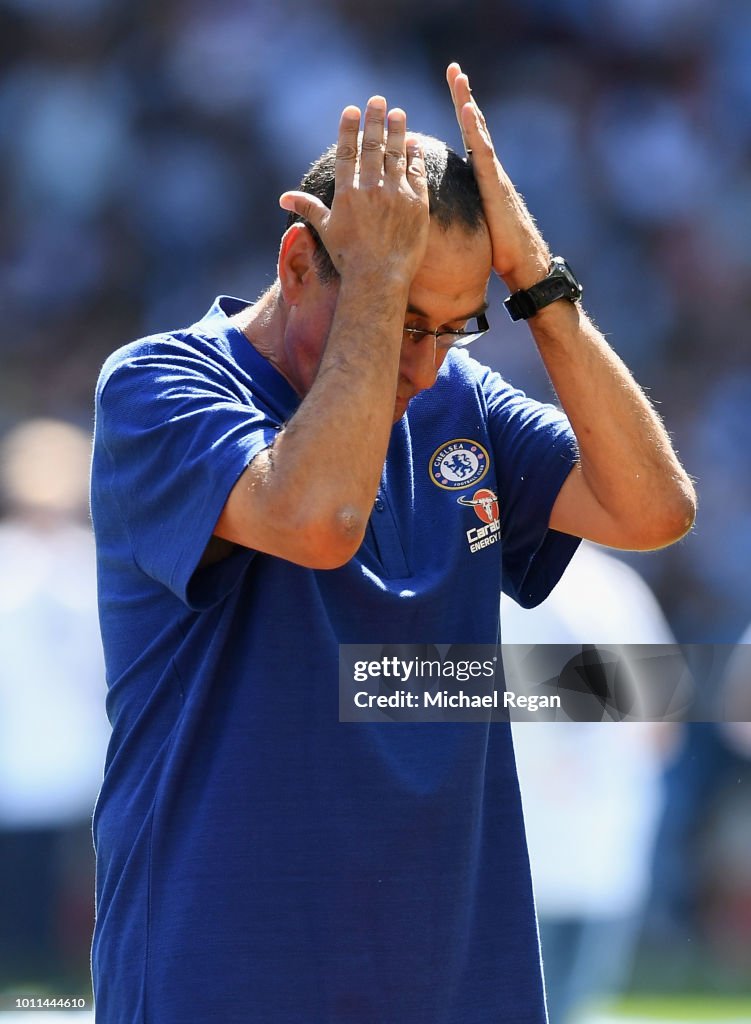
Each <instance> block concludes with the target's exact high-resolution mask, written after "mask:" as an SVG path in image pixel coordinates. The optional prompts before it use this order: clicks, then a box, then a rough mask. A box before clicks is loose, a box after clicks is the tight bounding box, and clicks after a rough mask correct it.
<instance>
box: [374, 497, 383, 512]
mask: <svg viewBox="0 0 751 1024" xmlns="http://www.w3.org/2000/svg"><path fill="white" fill-rule="evenodd" d="M383 507H384V506H383V501H382V499H381V498H376V500H375V501H374V502H373V508H374V509H375V510H376V512H383Z"/></svg>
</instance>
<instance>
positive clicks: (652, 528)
mask: <svg viewBox="0 0 751 1024" xmlns="http://www.w3.org/2000/svg"><path fill="white" fill-rule="evenodd" d="M696 505H697V501H696V491H695V489H694V486H693V484H692V483H691V481H690V480H689V479H688V477H686V478H684V479H682V480H679V481H676V482H675V486H674V488H673V489H672V490H671V493H670V494H668V495H665V496H664V497H663V498H662V499H661V500H660V501H659V504H658V506H657V507H656V508H653V509H651V510H650V511H649V512H648V513H647V514H646V515H645V517H644V522H643V526H644V531H645V536H643V537H642V538H641V543H640V544H639V548H640V549H641V550H644V551H647V550H656V549H658V548H665V547H668V546H669V545H670V544H675V543H676V541H679V540H681V539H682V538H683V537H685V536H686V534H687V533H688V532H689V531H690V529H691V527H692V526H693V525H694V522H695V520H696Z"/></svg>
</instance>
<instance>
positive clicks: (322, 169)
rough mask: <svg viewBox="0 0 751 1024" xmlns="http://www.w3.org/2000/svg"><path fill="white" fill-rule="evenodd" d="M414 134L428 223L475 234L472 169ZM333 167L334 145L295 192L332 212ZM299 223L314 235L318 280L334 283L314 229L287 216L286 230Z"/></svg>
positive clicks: (477, 205)
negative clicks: (420, 157) (419, 149)
mask: <svg viewBox="0 0 751 1024" xmlns="http://www.w3.org/2000/svg"><path fill="white" fill-rule="evenodd" d="M414 134H416V135H417V137H418V138H419V140H420V142H421V143H422V147H423V154H424V157H425V176H426V178H427V180H428V197H429V203H430V218H431V220H433V221H435V222H436V223H437V224H438V225H439V226H440V227H442V228H444V229H446V228H448V227H451V226H452V225H454V224H458V225H460V226H461V227H464V228H466V230H467V231H468V232H470V233H474V232H475V231H478V230H479V229H480V227H481V226H482V224H483V223H484V222H485V218H484V214H483V210H482V200H481V199H480V190H479V189H478V187H477V182H476V180H475V176H474V173H473V171H472V168H471V167H470V166H469V165H468V164H467V162H466V161H465V160H464V159H463V158H462V157H460V156H459V154H458V153H455V152H454V150H453V149H449V147H448V146H447V145H446V143H445V142H441V141H440V140H439V139H434V138H433V137H432V136H431V135H422V134H418V133H414ZM335 166H336V145H333V146H330V147H329V148H328V149H327V150H326V152H325V153H323V154H322V155H321V156H320V157H319V158H318V159H317V160H316V161H315V163H313V164H312V165H311V167H310V170H309V171H308V172H307V174H306V175H305V176H304V177H303V179H302V181H301V182H300V184H299V186H298V191H299V192H307V193H309V194H310V195H313V196H316V197H317V198H318V199H320V200H321V202H323V203H325V205H326V206H328V208H329V209H331V204H332V203H333V201H334V171H335ZM298 221H303V223H304V224H306V225H307V227H308V228H309V230H310V233H311V234H312V235H313V239H314V241H315V244H316V270H317V272H318V276H319V278H320V279H321V281H323V282H324V283H328V282H330V281H333V280H335V279H336V278H337V277H338V276H339V275H338V274H337V272H336V268H335V267H334V264H333V263H332V262H331V257H330V256H329V254H328V252H327V251H326V248H325V247H324V245H323V243H322V242H321V239H320V236H319V235H318V232H317V231H316V229H315V228H314V227H313V225H312V224H309V223H308V222H307V221H304V220H303V218H302V217H300V216H299V214H296V213H290V215H289V217H288V218H287V227H288V228H289V227H291V226H292V225H293V224H296V223H297V222H298Z"/></svg>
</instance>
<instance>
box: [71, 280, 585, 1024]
mask: <svg viewBox="0 0 751 1024" xmlns="http://www.w3.org/2000/svg"><path fill="white" fill-rule="evenodd" d="M244 305H246V303H243V302H241V301H240V300H236V299H226V298H225V299H223V300H221V301H220V300H217V303H216V304H215V305H214V307H213V308H212V309H211V310H210V311H209V313H208V314H207V316H206V317H205V318H204V319H203V320H202V321H200V322H199V323H198V324H196V325H194V326H193V327H192V328H190V329H188V330H186V331H183V332H179V333H175V334H171V335H164V336H160V337H153V338H147V339H145V340H142V341H139V342H136V343H134V344H132V345H128V346H126V347H125V348H123V349H121V350H119V351H118V352H116V353H115V354H114V355H113V356H111V357H110V359H109V360H108V361H107V363H106V364H105V367H104V369H103V371H102V375H101V377H100V381H99V384H98V387H97V407H96V436H95V446H94V461H93V474H92V494H91V502H92V515H93V520H94V526H95V531H96V538H97V549H98V558H99V591H100V614H101V626H102V635H103V640H104V646H105V655H106V664H107V681H108V687H109V692H108V704H107V710H108V714H109V717H110V720H111V722H112V728H113V733H112V741H111V744H110V748H109V752H108V757H107V764H106V770H105V777H104V783H103V786H102V790H101V793H100V796H99V800H98V803H97V808H96V813H95V819H94V836H95V844H96V851H97V924H96V931H95V936H94V945H93V957H92V962H93V977H94V988H95V998H96V1004H97V1015H98V1019H99V1020H101V1021H102V1022H106V1024H135V1022H139V1024H147V1022H148V1024H152V1022H159V1024H178V1022H179V1024H185V1022H191V1021H198V1020H221V1021H222V1022H223V1024H233V1022H238V1024H239V1022H242V1024H255V1022H258V1024H270V1022H272V1021H273V1022H274V1024H303V1022H304V1024H324V1022H325V1024H340V1022H341V1024H345V1022H346V1024H352V1022H358V1024H394V1022H395V1021H398V1022H400V1024H488V1022H490V1021H503V1022H504V1024H543V1022H544V1020H545V1011H544V1001H543V995H542V982H541V975H540V967H539V954H538V945H537V935H536V924H535V916H534V907H533V901H532V894H531V885H530V878H529V866H528V861H527V853H526V845H525V841H524V833H523V822H522V815H521V807H520V800H519V790H518V783H517V778H516V769H515V764H514V757H513V751H512V746H511V738H510V732H509V728H508V726H507V725H504V724H494V725H480V724H424V725H416V724H407V723H402V724H340V723H339V721H338V685H337V680H338V668H337V666H338V644H339V643H380V642H388V643H495V642H496V640H497V638H498V604H499V593H500V589H501V585H502V584H503V586H504V587H505V589H506V590H507V591H508V592H509V593H511V594H513V595H514V596H515V597H517V599H519V600H523V601H524V602H525V603H527V604H532V603H536V602H538V601H541V600H542V599H543V598H544V597H545V596H546V594H547V593H548V591H549V590H550V588H551V587H552V586H553V585H554V583H555V582H556V580H557V579H558V577H559V576H560V574H561V572H562V571H563V569H564V568H565V565H566V564H567V562H568V560H569V559H570V557H571V556H572V554H573V552H574V550H575V548H576V544H577V541H576V540H575V539H573V538H570V537H566V536H563V535H561V534H556V533H554V532H552V531H549V530H548V529H547V521H548V518H549V513H550V509H551V506H552V504H553V501H554V500H555V496H556V494H557V493H558V490H559V489H560V486H561V484H562V482H563V480H564V479H565V477H566V475H567V474H568V472H569V470H570V468H571V466H572V464H573V461H574V459H575V451H574V445H573V442H572V435H571V433H570V430H569V427H568V425H567V422H566V420H565V419H564V418H563V417H562V416H561V414H560V413H559V412H557V411H556V410H555V409H553V408H551V407H545V406H539V405H538V404H537V403H534V402H531V401H529V400H528V399H526V398H525V397H524V396H523V395H522V394H520V393H519V392H515V391H514V390H513V389H511V388H510V387H509V386H508V385H507V384H506V383H505V382H504V381H503V380H502V379H501V378H500V377H499V376H498V375H496V374H493V373H490V372H489V371H487V370H484V369H483V368H482V367H480V366H479V365H478V364H477V363H475V362H474V361H473V360H472V359H470V358H469V357H468V356H467V355H466V354H458V355H456V354H454V353H451V354H450V355H449V357H448V358H447V360H446V362H445V364H444V366H443V368H442V370H441V373H440V375H439V379H438V381H437V382H436V384H435V386H434V387H433V388H432V389H431V390H430V391H428V392H424V393H422V394H421V395H419V396H418V397H417V398H415V399H414V400H413V401H412V402H411V403H410V406H409V409H408V412H407V414H406V415H405V416H404V417H403V418H402V420H400V421H399V423H397V424H396V426H395V427H394V429H393V435H392V439H391V444H390V448H389V453H388V458H387V461H386V465H385V467H384V473H383V478H382V483H381V488H380V490H379V494H378V499H377V500H376V504H375V508H374V510H373V514H372V517H371V522H370V524H369V527H368V531H367V534H366V538H365V541H364V543H363V545H362V547H361V549H360V551H359V552H358V555H357V556H356V557H355V558H354V559H353V560H352V561H351V562H349V563H348V564H347V565H345V566H343V567H342V568H340V569H336V570H330V571H315V570H311V569H305V568H302V567H300V566H297V565H294V564H292V563H290V562H287V561H284V560H282V559H278V558H272V557H270V556H268V555H265V554H262V553H254V552H252V551H249V550H246V549H238V550H237V551H236V552H235V553H234V554H233V555H231V556H230V557H229V558H227V559H226V560H225V561H223V562H221V563H219V564H217V565H215V566H211V567H209V568H207V569H197V565H198V562H199V560H200V558H201V555H202V552H203V550H204V548H205V546H206V543H207V541H208V540H209V537H210V536H211V533H212V530H213V527H214V525H215V523H216V520H217V518H218V516H219V513H220V511H221V508H222V507H223V505H224V502H225V500H226V498H227V495H228V494H229V492H230V491H231V489H232V487H233V485H234V483H235V482H236V480H237V478H238V477H239V476H240V474H241V473H242V471H243V469H244V468H245V466H246V465H247V464H248V462H249V461H250V460H251V459H252V458H253V457H254V455H255V454H257V453H258V452H259V451H260V450H262V449H263V448H264V447H265V446H267V445H268V444H269V443H270V442H271V441H272V440H273V437H274V435H275V433H276V432H277V431H278V430H279V429H280V428H281V427H282V426H283V424H284V422H285V421H286V420H287V419H289V417H290V416H291V415H292V414H293V413H294V410H295V408H296V406H297V404H298V398H297V396H296V395H295V394H294V392H293V391H292V390H291V388H290V387H289V385H288V384H287V383H286V382H285V381H284V380H283V378H282V377H281V376H280V375H279V374H277V372H276V371H275V370H274V369H273V368H272V367H271V366H270V365H269V364H268V363H267V362H266V361H265V360H264V359H263V358H262V357H261V356H260V355H259V354H258V353H257V352H256V351H255V350H254V349H253V347H252V346H251V345H250V344H249V343H248V341H247V340H246V339H245V337H244V336H243V335H242V334H241V333H239V332H238V331H237V330H235V329H234V328H233V327H232V325H231V324H230V323H229V321H228V319H227V317H228V316H230V315H232V314H233V313H235V312H237V311H238V310H239V309H240V308H242V306H244ZM457 440H458V442H459V445H458V450H459V458H458V459H457V460H456V461H455V460H454V456H453V453H452V454H451V455H450V456H448V457H447V458H448V461H447V462H446V463H445V465H448V466H449V467H450V466H451V465H456V466H458V467H459V469H461V470H462V471H465V470H464V469H462V466H461V462H462V460H463V461H464V463H465V464H467V465H470V464H472V460H473V459H474V466H475V473H474V477H477V476H478V474H481V475H482V476H481V479H480V478H478V479H474V480H473V482H472V483H471V484H469V485H468V486H466V487H464V486H462V485H461V480H460V479H459V480H458V481H457V480H455V481H454V482H453V483H448V484H445V485H444V486H439V484H438V483H436V482H435V480H434V478H433V476H431V466H435V465H438V464H439V463H440V464H441V465H444V463H441V458H442V456H441V455H440V453H441V452H442V451H443V448H444V447H445V446H446V445H450V443H451V442H454V441H457ZM468 445H469V449H468V448H467V446H468ZM468 450H470V452H472V451H474V452H475V453H479V455H477V456H476V457H475V455H472V454H469V455H468V454H467V451H468ZM483 450H484V451H486V452H487V454H488V459H487V460H486V461H487V464H486V461H485V460H484V456H483V454H482V452H483ZM437 452H438V453H439V455H438V456H436V453H437ZM478 460H479V461H478ZM477 466H479V467H480V468H479V469H477ZM470 468H471V467H470ZM449 471H450V468H449V469H447V470H446V472H447V473H448V472H449ZM342 472H343V473H346V466H343V467H342ZM438 472H440V469H439V470H438ZM441 479H444V480H445V479H446V478H445V477H442V478H441ZM479 489H483V493H482V495H481V497H483V498H484V499H486V500H487V493H486V492H487V490H490V491H491V492H493V493H492V496H493V497H495V496H497V498H498V508H499V511H500V522H501V531H500V537H501V540H500V542H493V543H487V545H486V546H482V547H479V548H478V549H476V550H474V551H473V550H472V549H471V546H470V540H469V538H468V531H469V532H470V536H472V537H474V536H475V534H473V533H472V532H471V531H472V530H473V529H478V528H480V529H481V528H482V527H483V525H484V524H483V520H482V518H481V515H480V511H478V508H477V506H476V505H472V504H469V505H468V504H466V503H460V501H459V500H458V499H459V498H464V499H465V502H466V501H467V500H471V499H472V497H473V496H474V497H475V498H477V494H478V490H479ZM299 500H300V501H304V500H305V495H304V494H300V496H299ZM491 518H492V517H491Z"/></svg>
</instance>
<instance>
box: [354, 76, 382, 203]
mask: <svg viewBox="0 0 751 1024" xmlns="http://www.w3.org/2000/svg"><path fill="white" fill-rule="evenodd" d="M385 125H386V100H385V99H384V98H383V96H371V98H370V99H369V100H368V105H367V107H366V108H365V125H364V127H363V132H362V146H361V152H360V185H361V186H366V187H367V186H373V185H378V184H379V183H380V181H381V178H382V177H383V136H384V129H385Z"/></svg>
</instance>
